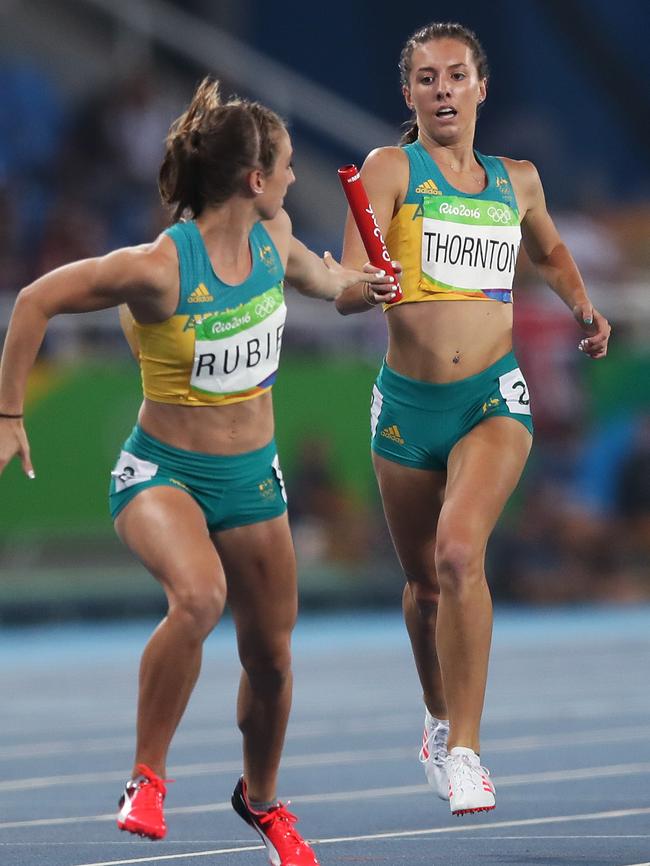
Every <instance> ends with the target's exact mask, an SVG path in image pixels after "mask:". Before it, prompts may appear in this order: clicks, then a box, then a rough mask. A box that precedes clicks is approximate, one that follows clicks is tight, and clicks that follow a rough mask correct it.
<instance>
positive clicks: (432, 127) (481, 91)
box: [403, 38, 486, 144]
mask: <svg viewBox="0 0 650 866" xmlns="http://www.w3.org/2000/svg"><path fill="white" fill-rule="evenodd" d="M403 93H404V99H405V100H406V104H407V105H408V107H409V108H411V109H412V110H414V111H415V113H416V116H417V121H418V126H419V128H420V130H421V131H422V132H423V133H424V134H425V135H429V136H430V137H431V138H433V139H434V140H435V141H439V142H440V143H443V144H444V143H451V142H453V141H458V140H459V139H460V138H462V137H463V136H468V137H472V138H473V136H474V126H475V124H476V110H477V108H478V106H479V105H480V104H481V102H483V100H484V99H485V96H486V81H485V79H484V78H479V76H478V70H477V69H476V64H475V63H474V58H473V57H472V50H471V48H470V47H469V46H468V45H465V43H464V42H459V41H458V40H457V39H446V38H445V39H432V40H431V41H430V42H424V43H423V44H422V45H417V46H416V47H415V48H414V49H413V54H412V55H411V72H410V75H409V84H408V87H404V88H403Z"/></svg>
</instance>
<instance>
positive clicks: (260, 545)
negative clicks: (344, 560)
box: [212, 513, 298, 639]
mask: <svg viewBox="0 0 650 866" xmlns="http://www.w3.org/2000/svg"><path fill="white" fill-rule="evenodd" d="M212 537H213V540H214V543H215V545H216V547H217V550H218V551H219V554H220V556H221V559H222V562H223V565H224V568H225V570H226V574H227V576H228V601H229V603H230V606H231V608H232V612H233V616H234V618H235V621H236V624H237V628H238V631H239V630H240V629H242V628H244V629H248V628H250V629H251V630H254V631H255V632H256V633H257V634H258V635H259V637H260V638H261V639H264V636H265V635H268V636H269V637H271V638H272V636H274V635H280V634H282V635H287V634H288V633H290V632H291V629H292V628H293V626H294V623H295V620H296V615H297V610H298V590H297V578H296V559H295V554H294V549H293V542H292V539H291V533H290V531H289V521H288V519H287V515H286V513H285V514H283V515H281V516H280V517H275V518H273V519H272V520H264V521H260V522H259V523H252V524H249V525H247V526H238V527H235V528H234V529H226V530H223V531H222V532H216V533H213V536H212Z"/></svg>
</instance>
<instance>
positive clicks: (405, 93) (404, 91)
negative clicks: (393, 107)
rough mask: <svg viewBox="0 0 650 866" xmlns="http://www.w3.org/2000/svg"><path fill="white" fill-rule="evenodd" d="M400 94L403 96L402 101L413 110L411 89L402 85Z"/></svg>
mask: <svg viewBox="0 0 650 866" xmlns="http://www.w3.org/2000/svg"><path fill="white" fill-rule="evenodd" d="M402 96H403V97H404V102H405V103H406V104H407V105H408V107H409V108H410V109H411V111H414V110H415V106H414V105H413V100H412V99H411V91H410V89H409V88H408V87H406V85H405V86H404V87H402Z"/></svg>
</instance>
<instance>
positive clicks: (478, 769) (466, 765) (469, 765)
mask: <svg viewBox="0 0 650 866" xmlns="http://www.w3.org/2000/svg"><path fill="white" fill-rule="evenodd" d="M449 757H450V758H451V759H452V762H455V761H459V762H460V763H461V764H462V768H463V769H464V770H469V771H470V773H479V774H480V775H483V776H485V777H486V778H487V777H489V775H490V771H489V770H488V768H487V767H484V766H483V765H482V764H474V763H473V762H472V761H471V760H470V757H469V755H450V756H449ZM452 766H453V764H452Z"/></svg>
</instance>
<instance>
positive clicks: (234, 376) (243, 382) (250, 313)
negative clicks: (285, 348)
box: [190, 286, 287, 394]
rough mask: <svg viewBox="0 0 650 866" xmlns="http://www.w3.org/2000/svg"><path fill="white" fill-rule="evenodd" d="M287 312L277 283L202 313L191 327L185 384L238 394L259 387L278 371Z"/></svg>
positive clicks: (202, 389) (216, 391)
mask: <svg viewBox="0 0 650 866" xmlns="http://www.w3.org/2000/svg"><path fill="white" fill-rule="evenodd" d="M286 316H287V308H286V305H285V303H284V295H283V292H282V289H281V287H279V286H274V287H273V288H272V289H270V290H269V291H268V292H265V293H264V294H263V295H259V296H258V297H256V298H253V299H252V300H251V301H249V302H248V303H246V304H240V306H239V307H236V308H235V309H234V310H226V311H224V312H222V313H215V314H214V315H211V316H207V317H206V318H205V319H203V320H202V321H201V322H199V323H198V324H197V325H196V326H195V331H194V334H195V343H194V363H193V366H192V376H191V379H190V384H191V386H192V387H193V388H195V389H196V390H199V391H204V392H207V393H210V394H237V393H241V392H243V391H249V390H250V389H252V388H255V387H256V386H258V385H262V384H264V383H265V382H266V380H268V379H269V378H270V377H271V376H273V374H274V373H275V372H276V370H277V369H278V364H279V361H280V349H281V347H282V332H283V330H284V322H285V319H286Z"/></svg>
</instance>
